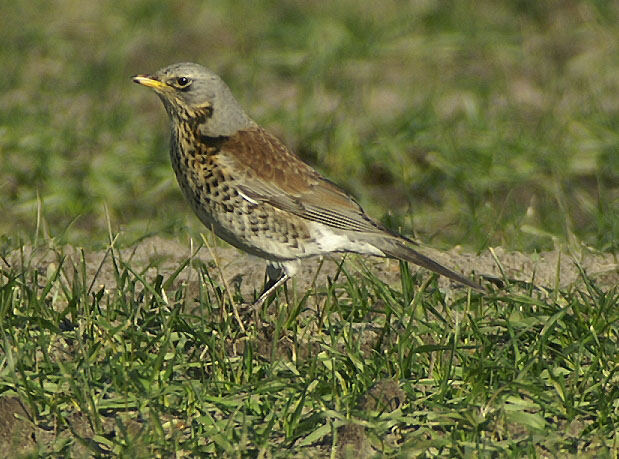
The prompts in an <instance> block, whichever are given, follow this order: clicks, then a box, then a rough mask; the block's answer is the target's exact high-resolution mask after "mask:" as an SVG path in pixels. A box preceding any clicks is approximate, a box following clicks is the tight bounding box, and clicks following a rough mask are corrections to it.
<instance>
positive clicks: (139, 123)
mask: <svg viewBox="0 0 619 459" xmlns="http://www.w3.org/2000/svg"><path fill="white" fill-rule="evenodd" d="M57 3H58V4H52V3H46V4H45V5H39V6H38V7H37V8H36V9H34V8H30V7H29V6H26V5H8V4H7V5H6V6H3V7H2V14H1V15H0V17H1V19H0V30H2V38H3V41H4V42H5V43H7V46H4V47H2V49H1V50H0V58H1V59H2V62H3V65H4V67H5V68H6V70H5V72H4V73H5V76H6V78H3V79H2V80H1V81H0V93H1V94H2V99H1V102H2V106H3V107H4V109H3V110H2V111H1V112H0V126H1V127H2V128H1V129H0V151H2V162H3V167H2V170H1V171H0V187H1V189H2V193H3V196H4V199H3V200H2V202H1V203H0V212H1V213H2V215H3V216H4V218H3V219H2V221H1V222H0V233H2V234H11V235H15V234H19V235H21V237H22V238H26V239H27V238H28V237H29V236H30V235H31V234H32V233H33V230H34V227H35V216H36V212H37V210H36V208H37V199H40V200H41V201H42V202H43V214H44V217H45V218H44V220H45V222H46V225H47V227H48V228H49V232H50V233H51V234H52V236H53V237H55V238H57V239H59V240H63V241H66V242H69V243H78V244H82V245H92V244H97V243H98V241H103V240H105V237H106V234H107V228H106V222H105V218H104V217H103V215H104V211H103V209H104V207H107V209H109V212H110V215H111V217H112V223H113V225H114V229H115V230H116V232H118V233H120V234H121V236H120V237H121V238H126V241H132V240H134V239H137V238H141V237H142V236H143V235H144V234H146V233H156V234H161V233H164V234H168V235H170V236H176V235H178V234H186V233H187V231H188V232H189V234H191V236H192V237H193V238H194V239H199V231H201V226H200V224H199V222H197V220H196V219H194V218H193V216H192V215H189V213H188V212H187V208H186V205H185V203H184V202H183V199H182V197H181V196H180V193H179V191H178V187H177V185H176V183H175V181H174V178H173V175H172V174H171V173H170V166H169V160H168V158H167V156H168V155H167V151H168V132H167V120H166V115H165V113H164V111H163V109H162V107H161V104H160V102H159V101H158V100H157V98H156V97H154V96H153V94H151V93H149V92H148V91H146V90H144V89H143V88H140V87H138V86H136V85H134V84H133V83H131V80H130V78H129V76H130V75H132V74H135V73H143V72H149V71H154V70H156V69H158V68H160V67H163V66H165V65H168V64H170V63H172V62H178V61H183V60H191V61H198V62H200V63H203V64H205V65H207V66H209V67H211V68H212V69H214V70H215V71H217V72H218V73H220V74H221V75H222V76H223V77H224V79H225V80H226V81H227V82H228V83H229V84H230V86H231V87H232V89H233V92H234V93H235V94H236V95H237V97H238V98H239V100H240V101H241V103H242V104H243V106H245V107H247V110H248V111H249V113H250V114H251V115H252V116H253V117H254V118H255V119H256V120H258V121H259V122H260V123H261V124H263V125H265V126H267V127H268V128H269V129H270V130H272V131H274V132H275V133H276V134H278V135H280V136H281V137H283V139H284V140H285V141H286V143H288V144H289V145H290V146H291V147H293V148H294V150H295V151H296V152H298V153H299V154H300V155H301V156H302V157H303V158H304V159H305V160H307V161H309V162H310V163H312V164H314V165H316V166H317V167H318V168H319V169H321V170H322V171H323V172H324V173H325V174H326V175H327V176H328V177H330V178H331V179H333V180H335V181H336V182H338V183H340V184H341V185H343V186H344V187H346V188H348V189H350V190H351V191H353V192H354V193H355V194H356V195H357V196H358V198H359V199H360V200H361V202H362V203H363V204H364V206H365V207H366V208H367V209H368V210H369V212H370V214H372V215H374V216H376V217H377V218H382V219H383V220H384V221H385V222H386V223H387V224H390V225H392V226H393V227H396V228H397V227H400V228H402V230H403V231H404V232H405V233H407V234H411V233H413V232H418V233H419V234H420V235H422V236H423V239H424V240H425V241H426V242H432V243H433V244H434V245H438V246H442V247H451V246H453V245H456V244H466V245H467V246H469V247H470V248H472V249H474V250H482V249H484V248H486V247H488V246H506V247H510V248H513V249H517V250H524V251H527V252H529V251H534V250H544V249H552V248H554V246H555V243H556V241H560V242H564V243H565V242H567V241H572V242H573V241H577V242H582V243H584V244H586V245H587V246H590V247H593V248H595V249H599V250H603V251H616V249H617V247H616V241H617V236H618V229H617V213H618V211H619V209H617V206H616V202H617V186H616V183H617V180H616V176H617V174H616V171H617V169H618V167H617V160H616V157H617V155H616V154H615V152H616V151H617V146H618V145H619V139H618V137H617V132H619V129H618V126H617V120H618V118H617V98H616V97H613V95H614V94H617V82H616V78H614V76H615V75H616V72H617V64H616V60H615V59H613V57H614V56H615V55H616V44H615V43H617V42H618V41H619V40H616V39H615V38H616V37H617V28H616V25H615V24H616V23H617V21H614V20H613V18H616V17H617V10H616V6H615V5H614V3H613V2H604V1H598V2H569V3H568V5H564V4H563V3H562V2H561V3H559V2H546V3H543V4H539V5H538V3H537V2H516V3H513V2H483V3H482V4H478V3H472V2H467V1H464V2H454V4H453V5H451V6H447V4H443V3H440V2H413V4H411V5H408V6H404V5H402V4H401V3H400V2H396V1H393V2H390V1H388V2H382V3H381V7H380V8H378V7H376V8H372V7H370V6H363V5H358V2H353V1H339V2H329V3H328V4H312V5H304V4H297V3H294V2H287V1H282V2H275V3H272V2H267V1H264V2H251V3H249V2H242V1H240V2H217V3H216V4H215V3H212V2H204V3H199V4H191V5H189V4H187V5H185V6H181V5H177V6H167V7H163V6H162V7H158V8H154V7H153V6H152V5H150V3H149V2H147V1H144V0H142V1H137V2H133V3H132V4H131V5H124V4H122V3H119V2H116V3H115V2H106V3H101V4H100V3H97V2H84V3H80V4H79V5H77V4H74V2H72V1H70V0H63V1H59V2H57ZM24 49H26V50H28V52H23V50H24ZM99 244H100V243H99Z"/></svg>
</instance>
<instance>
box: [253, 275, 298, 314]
mask: <svg viewBox="0 0 619 459" xmlns="http://www.w3.org/2000/svg"><path fill="white" fill-rule="evenodd" d="M280 273H281V274H280V277H279V279H277V278H275V279H274V278H272V277H270V276H269V281H268V282H267V284H266V285H265V286H264V291H263V292H262V293H261V294H260V296H259V297H258V299H257V300H256V301H254V303H253V304H252V305H251V309H254V310H256V309H258V308H260V306H262V304H263V303H264V302H265V301H266V300H267V299H268V298H269V297H270V296H271V295H272V294H273V293H275V290H277V289H278V288H279V287H280V286H282V285H283V284H284V283H285V282H286V281H287V280H288V279H290V276H289V275H288V274H287V273H286V272H285V271H283V270H281V271H280Z"/></svg>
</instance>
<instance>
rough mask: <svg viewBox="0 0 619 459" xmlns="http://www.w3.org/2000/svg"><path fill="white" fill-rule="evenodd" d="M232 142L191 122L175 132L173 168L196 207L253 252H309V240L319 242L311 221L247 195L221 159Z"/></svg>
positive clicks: (283, 256)
mask: <svg viewBox="0 0 619 459" xmlns="http://www.w3.org/2000/svg"><path fill="white" fill-rule="evenodd" d="M227 141H228V138H227V137H210V138H205V137H204V136H202V137H200V138H199V139H198V137H197V133H196V131H195V130H194V129H192V126H191V124H190V123H188V122H182V123H179V125H178V128H177V129H176V130H175V131H174V133H173V138H172V142H171V143H172V146H171V149H170V157H171V161H172V167H173V169H174V172H175V174H176V178H177V180H178V183H179V185H180V187H181V190H182V192H183V194H184V195H185V197H186V199H187V201H188V202H189V203H190V204H191V207H192V209H193V210H194V212H195V213H196V214H197V216H198V217H199V218H200V220H201V221H202V222H203V223H204V224H205V225H206V226H207V227H208V228H211V229H213V230H214V232H215V234H217V236H219V237H221V238H222V239H224V240H225V241H226V242H228V243H229V244H232V245H233V246H235V247H238V248H240V249H243V250H245V251H247V252H249V253H252V254H254V255H257V256H261V257H263V258H266V259H269V260H276V261H278V260H287V259H294V258H298V257H303V256H306V254H307V252H308V251H307V249H308V248H310V249H311V247H308V246H307V245H308V244H309V245H310V246H311V245H312V244H313V243H314V242H313V238H312V237H311V236H310V231H309V229H308V225H307V223H306V222H304V221H303V220H302V219H301V218H299V217H294V216H293V218H291V217H290V216H289V215H287V214H286V213H284V212H282V211H280V210H278V209H275V208H274V207H273V206H271V205H270V204H267V203H259V202H257V201H254V200H251V199H248V198H247V197H246V196H244V193H243V192H242V191H240V190H239V188H238V184H239V177H235V176H234V174H233V173H232V172H231V171H227V170H226V168H225V167H224V166H222V165H221V161H219V160H220V159H221V156H222V155H223V154H225V153H222V151H221V149H222V146H225V144H226V142H227ZM316 248H318V246H316ZM310 251H311V250H310Z"/></svg>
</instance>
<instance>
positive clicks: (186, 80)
mask: <svg viewBox="0 0 619 459" xmlns="http://www.w3.org/2000/svg"><path fill="white" fill-rule="evenodd" d="M189 83H191V80H190V79H189V78H187V77H178V78H177V79H176V84H178V85H179V86H180V87H181V88H184V87H185V86H188V85H189Z"/></svg>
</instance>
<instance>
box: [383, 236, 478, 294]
mask: <svg viewBox="0 0 619 459" xmlns="http://www.w3.org/2000/svg"><path fill="white" fill-rule="evenodd" d="M390 242H391V241H390ZM379 248H380V250H382V251H383V252H384V253H385V255H387V256H388V257H391V258H398V259H400V260H404V261H409V262H411V263H415V264H416V265H419V266H421V267H423V268H426V269H429V270H430V271H434V272H435V273H438V274H440V275H442V276H445V277H448V278H449V279H452V280H454V281H456V282H460V283H461V284H464V285H466V286H468V287H471V288H473V289H475V290H478V291H480V292H485V291H486V289H484V288H483V287H482V286H481V285H478V284H476V283H475V282H473V281H471V280H469V279H467V278H466V277H464V276H462V275H460V274H458V273H455V272H453V271H452V270H451V269H447V268H445V267H444V266H443V265H440V264H438V263H437V262H436V261H434V260H432V259H431V258H428V257H426V256H425V255H422V254H420V253H419V252H417V251H415V250H413V249H411V248H410V247H407V246H405V245H404V244H400V243H398V242H391V244H389V246H388V247H379Z"/></svg>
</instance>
